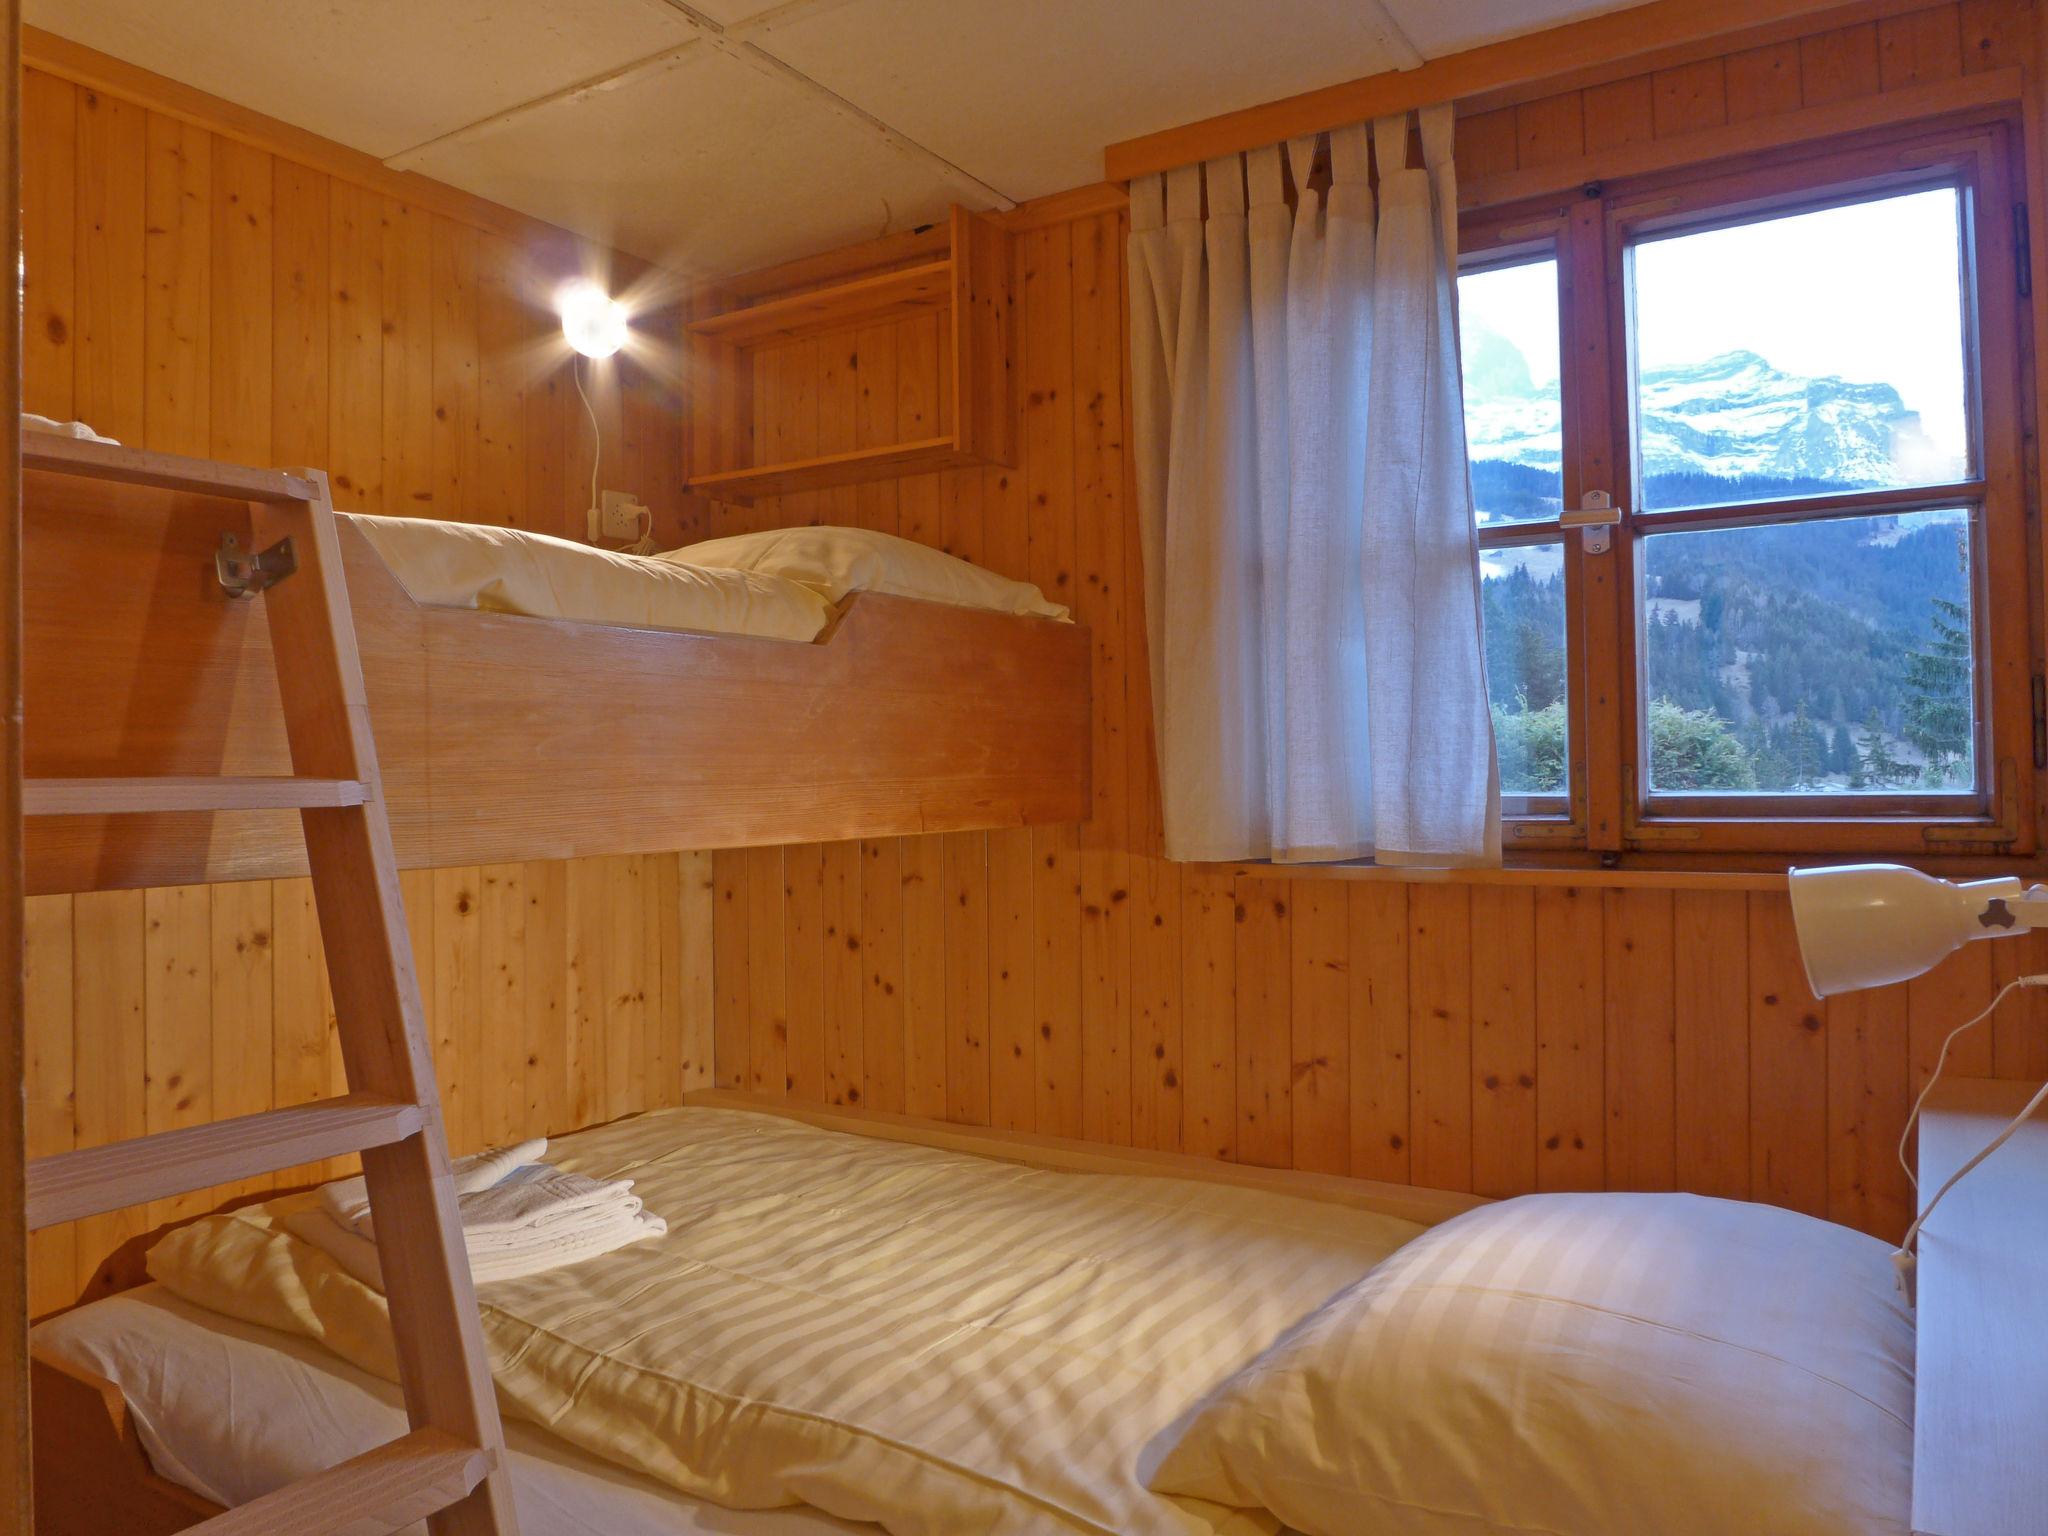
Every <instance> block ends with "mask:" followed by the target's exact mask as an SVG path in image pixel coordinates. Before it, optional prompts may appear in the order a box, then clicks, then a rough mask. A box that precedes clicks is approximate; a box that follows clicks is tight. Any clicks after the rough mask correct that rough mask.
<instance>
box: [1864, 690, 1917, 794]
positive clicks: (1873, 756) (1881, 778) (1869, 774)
mask: <svg viewBox="0 0 2048 1536" xmlns="http://www.w3.org/2000/svg"><path fill="white" fill-rule="evenodd" d="M1862 753H1863V761H1862V763H1861V764H1860V765H1859V768H1858V773H1859V775H1860V777H1861V778H1862V780H1863V783H1864V785H1865V786H1867V787H1868V788H1871V789H1897V788H1898V787H1899V786H1900V785H1901V784H1904V783H1906V782H1907V781H1908V780H1910V779H1911V778H1912V777H1913V769H1912V765H1911V764H1908V763H1904V762H1901V761H1900V760H1899V759H1898V758H1896V757H1894V756H1892V749H1891V747H1890V745H1889V744H1888V743H1887V742H1886V741H1885V739H1884V722H1883V721H1882V720H1880V719H1879V718H1878V715H1877V711H1876V710H1874V709H1873V710H1872V711H1871V712H1870V715H1869V718H1868V719H1866V720H1865V721H1864V722H1863V745H1862Z"/></svg>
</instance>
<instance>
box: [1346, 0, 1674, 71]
mask: <svg viewBox="0 0 2048 1536" xmlns="http://www.w3.org/2000/svg"><path fill="white" fill-rule="evenodd" d="M1642 3H1643V0H1458V3H1457V4H1455V5H1446V4H1444V0H1384V4H1385V5H1386V7H1387V12H1388V14H1389V15H1391V16H1392V17H1393V18H1394V20H1395V22H1396V23H1397V24H1398V25H1399V26H1400V28H1401V30H1402V31H1403V32H1405V33H1406V34H1407V35H1408V40H1409V41H1410V42H1411V43H1413V44H1414V45H1415V46H1416V48H1417V50H1418V51H1420V52H1421V53H1422V54H1423V56H1424V57H1425V58H1431V59H1435V58H1441V57H1442V56H1443V55H1445V54H1447V53H1459V52H1462V51H1463V50H1465V49H1467V48H1477V47H1479V46H1480V45H1481V44H1484V43H1494V42H1499V41H1501V40H1502V39H1503V38H1509V37H1520V36H1521V35H1522V34H1523V33H1525V32H1540V31H1542V30H1543V29H1544V28H1545V27H1558V26H1563V25H1564V24H1565V23H1566V22H1568V21H1577V20H1579V19H1580V18H1581V17H1584V16H1597V15H1599V14H1600V13H1601V12H1603V11H1620V10H1626V9H1627V8H1628V7H1629V6H1631V5H1640V4H1642Z"/></svg>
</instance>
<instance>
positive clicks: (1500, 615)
mask: <svg viewBox="0 0 2048 1536" xmlns="http://www.w3.org/2000/svg"><path fill="white" fill-rule="evenodd" d="M1458 304H1459V322H1460V331H1459V345H1460V348H1461V350H1462V352H1463V365H1464V378H1465V435H1466V441H1467V444H1468V445H1469V451H1470V457H1471V465H1472V501H1473V506H1474V507H1475V509H1476V511H1477V516H1478V521H1479V539H1480V550H1481V553H1480V559H1479V577H1480V598H1481V602H1482V604H1483V613H1484V618H1485V627H1486V677H1487V689H1488V693H1489V695H1490V700H1489V702H1490V703H1491V705H1492V707H1493V727H1494V739H1495V740H1496V741H1497V742H1498V744H1499V749H1500V775H1501V793H1502V794H1503V795H1504V796H1505V797H1506V801H1507V805H1508V807H1509V808H1510V809H1511V810H1518V811H1521V812H1522V813H1524V814H1529V813H1541V812H1548V813H1549V814H1552V815H1556V814H1559V813H1561V812H1562V811H1563V810H1564V802H1565V795H1566V792H1567V787H1568V785H1567V774H1566V753H1567V745H1566V742H1567V736H1568V734H1569V725H1568V721H1567V719H1566V713H1567V711H1566V694H1567V691H1568V690H1567V687H1566V681H1565V678H1566V652H1567V650H1568V648H1569V647H1568V633H1569V632H1568V629H1567V626H1566V622H1565V592H1564V587H1565V581H1564V566H1565V561H1564V554H1565V551H1564V541H1563V540H1562V539H1561V538H1560V537H1559V536H1558V534H1557V532H1556V528H1557V519H1558V514H1559V512H1560V511H1562V509H1563V507H1564V435H1563V415H1564V413H1563V408H1562V404H1563V402H1562V396H1561V394H1560V369H1559V366H1558V362H1559V358H1558V303H1557V263H1556V261H1555V260H1552V259H1549V258H1547V257H1545V258H1538V259H1536V260H1525V261H1516V262H1511V263H1509V264H1507V265H1504V266H1498V267H1490V268H1485V269H1481V270H1478V271H1473V272H1468V273H1465V274H1464V275H1463V276H1462V277H1461V278H1460V279H1459V283H1458ZM1533 529H1540V530H1542V531H1541V532H1532V530H1533Z"/></svg>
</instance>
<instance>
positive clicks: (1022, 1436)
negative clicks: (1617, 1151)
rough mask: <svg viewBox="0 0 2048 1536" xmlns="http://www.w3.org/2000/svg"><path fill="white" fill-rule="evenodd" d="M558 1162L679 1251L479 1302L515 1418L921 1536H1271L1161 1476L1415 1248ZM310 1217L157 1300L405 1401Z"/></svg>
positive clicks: (812, 1177)
mask: <svg viewBox="0 0 2048 1536" xmlns="http://www.w3.org/2000/svg"><path fill="white" fill-rule="evenodd" d="M550 1161H553V1162H555V1163H557V1164H558V1165H559V1166H561V1167H563V1168H565V1169H570V1170H573V1171H576V1172H581V1173H587V1174H590V1175H592V1176H594V1177H598V1178H630V1179H632V1180H634V1181H635V1185H634V1187H635V1190H636V1192H637V1193H638V1194H640V1195H641V1196H642V1197H643V1198H644V1199H645V1201H646V1205H647V1209H648V1210H649V1211H651V1212H653V1213H655V1214H657V1215H660V1216H662V1217H663V1218H665V1219H666V1220H667V1222H668V1234H667V1236H666V1237H664V1238H662V1239H660V1240H658V1241H655V1242H650V1243H645V1244H641V1245H638V1246H635V1247H632V1248H627V1249H624V1250H621V1251H620V1252H617V1253H614V1254H611V1255H608V1256H606V1257H605V1258H602V1259H598V1260H594V1261H592V1262H590V1263H588V1264H583V1265H578V1266H575V1267H574V1268H571V1269H567V1270H561V1271H556V1272H555V1273H552V1274H547V1275H537V1276H531V1277H527V1278H523V1279H517V1280H508V1281H503V1282H499V1283H495V1284H491V1285H486V1286H484V1287H482V1288H481V1289H480V1293H479V1299H480V1300H481V1302H482V1304H483V1310H484V1324H485V1333H486V1336H487V1338H488V1341H489V1344H490V1349H491V1354H492V1362H493V1369H494V1372H495V1374H496V1377H497V1382H498V1387H499V1392H500V1396H501V1398H502V1399H503V1401H504V1402H505V1404H506V1406H507V1409H508V1411H510V1412H512V1413H515V1414H517V1415H519V1416H520V1417H523V1418H526V1419H529V1420H532V1421H534V1422H537V1423H540V1424H543V1425H546V1426H548V1427H550V1428H551V1429H553V1430H554V1431H555V1432H556V1433H557V1434H559V1435H560V1436H561V1437H562V1438H563V1439H565V1440H568V1441H570V1442H572V1443H573V1444H575V1445H578V1446H581V1447H583V1448H584V1449H586V1450H589V1451H592V1452H595V1453H596V1454H598V1455H601V1456H604V1457H607V1458H609V1459H612V1460H614V1461H617V1462H620V1463H622V1464H624V1465H627V1466H631V1467H633V1468H635V1469H637V1470H640V1471H643V1472H645V1473H648V1474H650V1475H652V1476H654V1477H657V1478H660V1479H662V1480H664V1481H666V1482H668V1483H670V1484H672V1485H674V1486H675V1487H678V1488H681V1489H683V1490H685V1491H686V1492H689V1493H691V1494H695V1495H698V1496H701V1497H705V1498H709V1499H713V1500H716V1501H718V1502H721V1503H724V1504H728V1505H734V1506H741V1507H767V1506H774V1505H783V1504H791V1503H798V1502H802V1503H809V1504H813V1505H816V1506H818V1507H820V1508H822V1509H826V1510H829V1511H831V1512H833V1513H835V1514H839V1515H843V1516H847V1517H849V1518H852V1519H864V1520H873V1521H876V1522H878V1523H880V1524H881V1525H882V1526H883V1527H885V1528H886V1529H888V1530H890V1531H893V1532H898V1533H904V1536H957V1533H961V1532H968V1531H976V1532H981V1531H986V1532H1020V1533H1021V1532H1053V1531H1060V1532H1067V1531H1082V1532H1101V1533H1114V1536H1145V1533H1150V1532H1161V1533H1205V1532H1224V1531H1230V1532H1235V1531H1247V1532H1249V1531H1271V1530H1273V1529H1275V1526H1274V1524H1273V1522H1272V1521H1271V1519H1270V1517H1267V1516H1265V1515H1263V1514H1258V1515H1255V1514H1250V1513H1246V1512H1242V1511H1230V1510H1226V1509H1223V1508H1221V1507H1219V1506H1215V1505H1207V1504H1202V1503H1199V1502H1196V1501H1192V1500H1172V1499H1166V1498H1162V1497H1161V1496H1159V1495H1156V1494H1153V1493H1150V1492H1148V1491H1147V1490H1146V1489H1145V1488H1144V1487H1143V1483H1142V1476H1141V1473H1140V1471H1139V1459H1140V1456H1141V1454H1142V1453H1143V1452H1144V1451H1145V1449H1146V1447H1147V1445H1148V1443H1149V1442H1151V1441H1152V1440H1153V1439H1154V1437H1155V1436H1157V1435H1158V1434H1159V1433H1160V1432H1161V1431H1163V1430H1165V1429H1166V1428H1167V1427H1168V1426H1169V1425H1171V1424H1172V1423H1173V1422H1174V1421H1175V1419H1176V1418H1178V1417H1179V1416H1180V1415H1181V1414H1183V1413H1184V1412H1185V1411H1187V1410H1188V1409H1189V1408H1190V1407H1192V1406H1193V1404H1194V1403H1195V1402H1196V1401H1197V1400H1198V1399H1199V1398H1200V1397H1201V1396H1202V1395H1203V1394H1204V1393H1205V1392H1206V1391H1207V1390H1208V1389H1209V1388H1210V1387H1212V1386H1213V1385H1215V1384H1216V1383H1217V1382H1218V1381H1220V1380H1221V1379H1222V1378H1223V1377H1224V1376H1226V1375H1227V1374H1229V1373H1230V1372H1231V1371H1233V1370H1235V1369H1236V1368H1237V1367H1238V1366H1240V1365H1241V1364H1243V1363H1244V1362H1245V1361H1246V1360H1248V1359H1250V1358H1251V1357H1252V1356H1254V1355H1256V1354H1257V1353H1258V1352H1259V1351H1260V1350H1262V1349H1263V1348H1265V1346H1266V1345H1267V1344H1269V1343H1270V1342H1271V1341H1272V1340H1273V1339H1274V1338H1275V1337H1277V1336H1278V1335H1279V1334H1280V1333H1281V1332H1282V1331H1283V1330H1284V1329H1285V1328H1287V1327H1288V1326H1289V1325H1290V1324H1292V1323H1294V1322H1295V1321H1296V1320H1298V1319H1299V1318H1301V1317H1303V1316H1305V1315H1306V1314H1307V1313H1309V1312H1310V1311H1312V1310H1313V1309H1314V1308H1315V1307H1316V1306H1317V1305H1319V1304H1320V1303H1321V1302H1323V1301H1324V1300H1325V1299H1326V1298H1328V1297H1329V1296H1330V1295H1332V1294H1333V1293H1335V1292H1336V1291H1338V1290H1340V1289H1341V1288H1343V1287H1344V1286H1346V1285H1347V1284H1349V1283H1350V1282H1352V1281H1353V1280H1356V1279H1357V1278H1359V1277H1360V1276H1361V1275H1363V1274H1364V1273H1365V1272H1366V1271H1367V1270H1369V1269H1370V1268H1372V1266H1373V1265H1375V1264H1376V1263H1377V1262H1378V1261H1379V1260H1380V1259H1381V1258H1383V1257H1384V1256H1385V1255H1386V1254H1388V1253H1389V1252H1391V1251H1392V1250H1393V1249H1394V1248H1396V1247H1398V1246H1399V1245H1400V1244H1401V1243H1403V1242H1405V1241H1406V1240H1407V1239H1408V1238H1410V1237H1412V1236H1413V1235H1415V1233H1416V1232H1417V1231H1418V1230H1419V1229H1418V1228H1416V1227H1415V1226H1413V1225H1412V1224H1410V1223H1407V1222H1403V1221H1399V1220H1396V1219H1394V1218H1391V1217H1383V1216H1375V1215H1370V1214H1367V1213H1363V1212H1359V1211H1353V1210H1348V1209H1344V1208H1340V1207H1336V1206H1329V1205H1322V1204H1316V1203H1311V1202H1306V1201H1296V1200H1290V1199H1283V1198H1276V1197H1274V1196H1271V1195H1265V1194H1260V1193H1256V1192H1253V1191H1249V1190H1241V1189H1234V1188H1229V1187H1225V1186H1219V1185H1212V1184H1202V1183H1194V1182H1189V1181H1183V1180H1173V1179H1157V1178H1147V1177H1140V1176H1120V1175H1118V1176H1107V1175H1087V1174H1066V1173H1050V1172H1044V1171H1040V1170H1033V1169H1027V1168H1022V1167H1017V1166H1014V1165H1011V1164H1007V1163H1000V1162H995V1161H992V1160H988V1159H984V1158H976V1157H970V1156H964V1155H960V1154H955V1153H948V1152H940V1151H935V1150H932V1149H929V1148H923V1147H914V1146H906V1145H900V1144H895V1143H889V1142H883V1141H877V1140H872V1139H868V1138H864V1137H858V1136H848V1135H843V1134H840V1133H837V1132H832V1131H824V1130H818V1129H814V1128H812V1127H809V1126H805V1125H801V1124H798V1123H796V1122H793V1121H789V1120H785V1119H781V1118H779V1117H776V1116H770V1115H760V1114H750V1113H746V1112H742V1111H735V1110H725V1109H682V1110H667V1111H661V1112H657V1113H653V1114H648V1115H643V1116H639V1117H637V1118H634V1119H631V1120H626V1121H622V1122H619V1123H617V1124H614V1125H610V1126H605V1127H601V1128H599V1129H597V1130H592V1131H586V1132H582V1133H580V1134H578V1135H574V1136H570V1137H565V1138H562V1139H561V1140H559V1141H557V1142H555V1143H554V1146H553V1149H552V1155H551V1158H550ZM297 1198H298V1199H300V1200H309V1199H312V1198H314V1197H312V1196H302V1197H297ZM291 1206H292V1201H291V1200H284V1201H274V1202H271V1203H270V1204H268V1205H265V1206H257V1207H251V1208H248V1209H246V1210H243V1211H238V1212H235V1213H232V1214H230V1215H227V1216H219V1217H212V1218H209V1219H207V1220H206V1221H202V1222H199V1223H196V1224H194V1225H192V1226H189V1227H186V1228H183V1229H181V1230H180V1231H179V1232H176V1233H174V1234H172V1235H171V1236H170V1237H169V1238H167V1239H166V1240H165V1241H164V1242H163V1243H162V1244H160V1245H159V1246H158V1248H157V1249H156V1250H155V1252H154V1253H152V1255H151V1272H152V1273H153V1274H154V1275H155V1276H156V1278H158V1279H159V1280H160V1281H162V1282H163V1283H164V1284H166V1285H167V1286H169V1287H170V1288H171V1289H172V1290H174V1291H177V1292H178V1293H179V1294H181V1295H183V1296H185V1297H186V1298H187V1299H189V1300H192V1301H194V1302H197V1303H199V1304H200V1305H203V1306H208V1307H211V1308H213V1309H214V1310H216V1311H223V1312H228V1313H231V1314H233V1315H235V1316H238V1317H242V1318H244V1319H245V1320H248V1321H254V1322H259V1323H265V1324H268V1325H270V1326H273V1327H283V1328H287V1329H289V1330H291V1331H294V1332H299V1333H303V1334H307V1335H309V1336H311V1337H315V1338H319V1339H321V1340H322V1341H323V1342H324V1343H326V1344H327V1345H328V1346H329V1347H330V1348H333V1349H334V1350H336V1352H337V1353H340V1354H342V1355H344V1356H345V1357H347V1358H349V1359H351V1360H353V1361H354V1362H355V1363H356V1364H358V1365H361V1366H364V1367H367V1368H369V1369H372V1370H376V1371H381V1372H382V1373H383V1374H385V1375H387V1376H388V1375H391V1374H392V1368H391V1362H390V1358H389V1339H388V1332H385V1331H382V1330H384V1328H385V1324H384V1321H383V1312H382V1307H383V1302H382V1298H381V1297H379V1296H378V1295H377V1294H376V1293H375V1292H374V1291H371V1290H369V1289H367V1288H366V1287H363V1286H361V1285H360V1284H359V1283H357V1282H355V1281H353V1280H351V1279H349V1278H348V1277H347V1276H346V1275H342V1274H340V1273H339V1271H338V1270H336V1269H335V1267H334V1266H333V1265H332V1263H331V1261H329V1260H327V1259H326V1257H325V1255H323V1254H321V1253H319V1252H318V1251H317V1250H315V1249H312V1248H310V1247H309V1246H308V1245H306V1244H303V1243H301V1242H299V1241H298V1240H297V1239H295V1238H293V1237H291V1236H289V1235H288V1234H287V1233H285V1232H284V1231H283V1230H282V1228H281V1227H280V1226H279V1222H280V1221H281V1220H282V1218H283V1216H284V1215H285V1214H288V1211H289V1209H290V1208H291Z"/></svg>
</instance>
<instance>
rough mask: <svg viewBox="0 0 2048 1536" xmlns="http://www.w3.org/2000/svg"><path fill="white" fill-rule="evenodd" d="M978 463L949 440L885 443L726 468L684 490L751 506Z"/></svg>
mask: <svg viewBox="0 0 2048 1536" xmlns="http://www.w3.org/2000/svg"><path fill="white" fill-rule="evenodd" d="M975 462H977V461H976V460H975V459H974V457H973V456H972V455H970V454H966V453H962V452H961V451H960V447H959V445H958V444H957V443H955V442H954V440H953V439H952V438H951V437H950V436H948V437H930V438H926V439H925V440H924V441H922V442H916V443H890V444H887V445H886V446H884V447H881V448H855V449H853V450H851V451H850V452H847V453H827V454H821V455H820V456H819V457H817V458H815V459H795V460H792V461H791V462H790V463H787V464H763V465H761V466H759V467H758V468H755V469H727V470H721V471H719V472H718V473H717V474H715V475H697V476H694V477H693V478H692V479H691V480H690V481H689V482H688V484H689V488H690V489H691V490H693V491H696V492H698V493H699V494H700V495H704V496H713V497H716V498H718V499H719V500H721V501H752V500H754V498H755V497H757V496H790V495H795V494H797V493H799V492H803V491H818V490H823V489H825V488H826V487H827V486H834V485H860V484H863V483H864V482H867V481H870V480H891V479H895V478H896V477H898V476H900V475H922V474H929V473H931V472H932V471H933V470H940V469H960V468H962V467H964V466H965V465H969V464H973V463H975Z"/></svg>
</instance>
